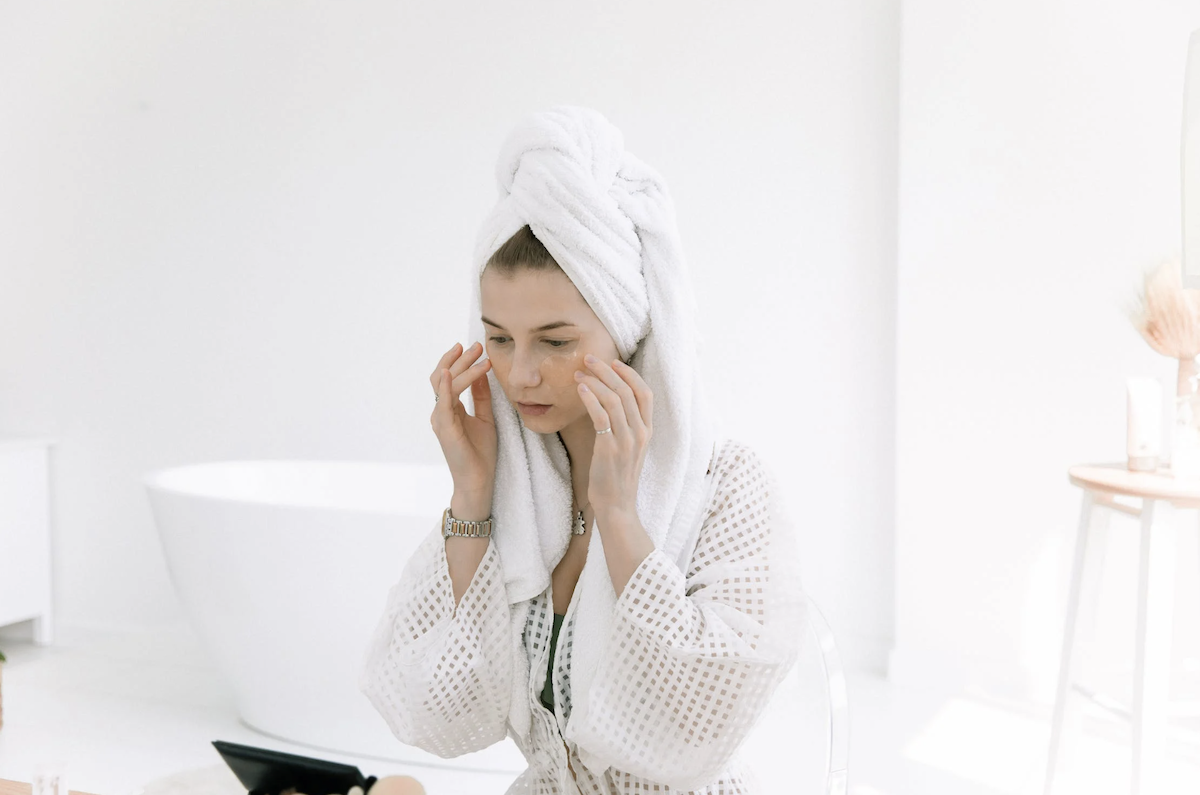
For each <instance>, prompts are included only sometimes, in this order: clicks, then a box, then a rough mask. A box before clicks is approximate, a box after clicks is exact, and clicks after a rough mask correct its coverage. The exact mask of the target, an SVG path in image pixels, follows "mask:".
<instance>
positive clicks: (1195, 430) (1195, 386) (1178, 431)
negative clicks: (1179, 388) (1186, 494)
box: [1171, 375, 1200, 480]
mask: <svg viewBox="0 0 1200 795" xmlns="http://www.w3.org/2000/svg"><path fill="white" fill-rule="evenodd" d="M1187 384H1188V385H1187V388H1186V389H1185V390H1184V393H1183V394H1181V395H1179V396H1177V397H1176V398H1175V424H1174V425H1173V426H1172V428H1171V476H1172V477H1175V478H1180V479H1184V480H1200V375H1194V376H1192V377H1191V378H1189V379H1188V381H1187Z"/></svg>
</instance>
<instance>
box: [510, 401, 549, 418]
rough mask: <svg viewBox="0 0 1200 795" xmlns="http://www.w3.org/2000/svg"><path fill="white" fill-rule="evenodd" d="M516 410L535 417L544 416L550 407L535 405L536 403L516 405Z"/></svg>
mask: <svg viewBox="0 0 1200 795" xmlns="http://www.w3.org/2000/svg"><path fill="white" fill-rule="evenodd" d="M517 408H519V409H520V410H521V413H522V414H534V415H536V414H545V413H546V412H547V411H549V410H550V408H551V407H550V406H548V405H542V404H537V403H518V404H517Z"/></svg>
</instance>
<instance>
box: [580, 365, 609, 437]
mask: <svg viewBox="0 0 1200 795" xmlns="http://www.w3.org/2000/svg"><path fill="white" fill-rule="evenodd" d="M588 377H589V378H591V376H588ZM592 380H593V381H594V380H595V379H594V378H593V379H592ZM576 389H577V391H578V392H579V397H580V398H582V399H583V405H584V408H586V409H587V412H588V416H590V417H591V418H592V427H593V428H595V429H596V430H597V431H602V430H604V429H605V428H611V427H612V421H611V420H610V419H609V416H608V411H607V410H606V409H605V408H604V405H603V404H602V403H600V401H599V400H597V399H596V393H595V392H593V391H592V390H591V388H590V387H589V386H588V385H587V384H580V385H579V386H578V387H576ZM614 433H615V431H614Z"/></svg>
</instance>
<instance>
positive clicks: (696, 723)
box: [359, 439, 807, 795]
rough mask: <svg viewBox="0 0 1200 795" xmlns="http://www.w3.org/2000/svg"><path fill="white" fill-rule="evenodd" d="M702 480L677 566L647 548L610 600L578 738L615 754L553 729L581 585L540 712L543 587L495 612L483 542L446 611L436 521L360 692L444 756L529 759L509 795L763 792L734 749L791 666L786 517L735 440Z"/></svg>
mask: <svg viewBox="0 0 1200 795" xmlns="http://www.w3.org/2000/svg"><path fill="white" fill-rule="evenodd" d="M707 484H708V488H707V494H708V497H707V508H706V509H705V511H704V512H703V515H704V519H703V526H702V529H701V531H700V533H699V536H698V541H697V543H696V546H695V548H694V549H693V550H692V552H691V557H690V564H689V565H688V567H687V568H686V570H685V571H683V570H680V568H679V566H678V565H677V564H676V563H675V562H674V561H672V560H671V559H669V558H667V557H666V556H665V555H664V554H663V553H662V552H661V551H660V550H659V549H657V548H656V549H655V550H653V551H652V552H650V554H649V555H648V556H647V557H646V559H645V560H644V561H642V563H641V565H639V566H638V568H637V570H636V571H635V572H634V573H633V576H632V577H631V578H630V579H629V582H628V583H627V584H626V585H625V588H624V589H623V591H622V592H621V594H620V595H619V597H618V599H617V602H616V606H615V613H614V615H613V620H612V622H611V634H610V635H609V637H607V638H606V639H605V643H604V649H605V651H604V653H603V654H602V656H601V659H600V662H599V665H598V666H597V669H596V671H595V672H594V678H593V680H592V685H591V687H592V691H591V692H592V695H591V698H592V709H591V710H590V712H589V713H588V715H587V718H586V725H585V726H583V727H580V731H579V733H578V734H579V735H580V736H586V737H587V738H588V740H587V742H588V743H590V744H591V745H592V746H593V747H592V748H591V749H590V750H591V751H592V754H591V755H589V754H584V756H599V757H603V758H606V759H615V760H618V762H617V763H616V764H614V765H611V766H609V767H607V768H605V769H602V770H595V769H591V768H589V767H588V766H587V765H586V764H585V762H584V760H583V759H582V758H581V756H580V750H581V749H580V747H579V746H578V744H576V743H575V742H572V741H569V740H564V738H563V735H562V729H563V728H564V727H565V726H566V725H567V721H568V719H569V718H570V715H571V663H572V655H571V649H572V638H573V631H574V629H575V622H574V617H575V615H576V611H577V602H578V601H579V596H580V591H579V589H578V588H576V590H575V592H574V593H573V595H572V599H571V603H570V606H569V607H568V609H567V614H566V618H565V619H564V621H563V626H562V629H561V631H560V637H559V640H558V644H557V648H556V655H555V656H556V660H555V666H554V675H553V688H554V707H555V711H554V713H551V712H550V711H548V710H547V709H546V708H545V707H544V706H543V705H542V702H541V699H540V694H541V691H542V687H543V685H544V684H545V681H546V666H547V664H548V655H549V641H550V632H551V628H552V614H553V610H552V607H551V605H552V604H553V603H552V601H551V592H550V589H549V588H547V589H546V591H545V592H543V593H542V594H540V595H538V596H536V597H534V598H532V599H529V600H526V601H524V602H520V603H518V604H516V605H512V606H511V607H510V604H509V601H508V599H507V595H506V593H505V584H504V578H503V576H502V567H501V562H500V559H499V556H498V551H497V546H496V544H495V543H494V542H491V543H489V544H488V549H487V552H486V554H485V555H484V557H483V560H482V562H481V563H480V564H479V568H478V569H477V570H476V573H475V577H474V579H473V580H472V581H471V584H470V586H469V587H468V589H467V591H466V592H465V593H464V594H463V596H462V600H461V602H460V603H459V604H458V606H457V609H456V608H455V604H454V593H453V589H452V585H451V580H450V573H449V569H448V566H447V562H446V552H445V541H444V540H443V539H442V536H441V528H440V522H439V526H438V527H435V528H433V529H432V531H431V532H430V534H429V536H428V538H427V539H426V540H425V542H424V543H423V544H422V545H421V547H420V549H419V550H418V551H417V552H416V553H415V554H414V555H413V557H412V558H411V559H410V560H409V561H408V562H407V564H406V565H405V567H404V570H403V572H402V574H401V576H400V580H399V582H398V583H396V585H395V586H393V587H392V589H391V590H390V592H389V595H388V598H387V604H386V607H385V610H384V613H383V615H382V617H381V618H380V620H379V624H378V626H377V628H376V630H375V633H374V636H373V638H372V640H371V643H370V645H369V648H368V651H367V654H366V657H365V659H364V662H363V668H362V673H361V679H360V683H359V687H360V689H361V691H362V692H363V693H364V694H365V695H366V696H367V698H369V699H370V701H371V703H372V704H373V705H374V706H375V708H376V709H377V710H378V711H379V713H380V714H381V715H382V716H383V718H384V720H386V722H387V725H388V726H389V727H390V728H391V730H392V733H393V734H395V736H396V737H397V738H398V739H399V740H400V741H402V742H404V743H407V744H409V745H414V746H417V747H419V748H422V749H424V750H426V751H428V752H430V753H433V754H436V755H437V756H440V757H443V758H449V757H454V756H458V755H460V754H464V753H469V752H472V751H478V750H482V749H483V748H486V747H488V746H490V745H492V744H493V743H496V742H500V741H502V740H504V739H505V737H511V738H512V739H513V740H514V741H515V742H516V744H517V746H518V747H519V748H520V750H521V752H522V753H523V754H524V756H525V758H526V759H527V760H528V762H529V768H528V770H526V771H525V772H524V773H522V774H521V775H520V776H519V777H518V778H517V779H516V781H514V782H513V784H512V786H511V787H510V788H509V790H508V793H509V795H517V794H518V793H520V794H522V795H524V793H531V794H532V793H538V794H539V795H540V794H541V793H575V792H582V793H587V794H588V795H592V794H593V793H621V795H632V794H633V793H639V794H640V793H647V792H658V793H678V792H698V793H709V794H710V795H718V794H719V795H734V794H735V793H738V794H742V793H754V794H755V795H759V794H760V793H763V792H764V790H763V789H762V787H761V786H760V784H759V783H758V782H757V780H756V778H755V776H754V773H753V771H751V770H748V769H746V768H745V767H744V766H743V765H742V764H741V763H740V761H739V756H738V754H737V749H738V746H739V745H740V743H741V742H742V741H743V740H744V739H745V738H746V736H747V734H748V733H749V732H750V730H751V729H752V728H753V726H754V724H755V723H756V721H757V720H758V718H759V717H760V716H761V715H762V713H763V710H764V709H765V707H766V705H767V702H768V700H769V699H770V698H771V695H772V693H773V691H774V690H775V688H776V686H777V685H778V684H779V682H780V681H781V680H782V679H783V678H784V676H785V675H786V674H787V672H788V670H789V669H790V667H791V665H792V664H793V662H794V661H795V659H796V654H797V651H798V648H799V639H800V633H801V631H802V630H803V628H804V626H805V624H804V622H805V621H806V620H807V617H806V616H805V614H804V611H803V606H804V604H805V603H804V601H803V598H802V591H801V588H800V583H799V577H798V571H799V565H798V561H797V559H796V551H795V550H796V546H795V538H794V525H793V523H792V522H791V521H790V517H789V516H788V515H787V510H786V508H785V507H784V505H783V503H782V502H781V495H780V494H779V491H778V487H777V486H776V483H775V480H774V478H773V476H772V474H771V472H770V471H769V470H768V469H767V468H766V467H765V466H764V464H763V462H762V461H761V459H760V458H759V457H758V456H757V455H755V453H754V452H753V450H751V449H749V448H748V447H747V446H746V445H744V444H741V443H740V442H737V441H734V440H730V439H725V440H723V441H721V442H720V443H718V444H717V445H716V448H715V451H714V456H713V459H712V461H711V465H710V468H709V472H708V475H707ZM502 531H503V528H498V529H497V532H502ZM593 532H599V528H598V527H597V528H594V529H593ZM514 619H516V620H523V621H524V626H525V632H524V635H523V641H524V643H523V646H524V649H523V654H522V656H521V658H516V657H515V655H514V652H513V650H512V646H511V644H510V642H509V627H510V622H511V621H513V620H514ZM514 677H517V678H520V679H524V680H525V682H524V687H523V689H522V692H523V694H524V696H525V698H526V699H527V705H528V709H529V710H530V711H531V712H532V715H533V721H532V725H531V726H530V730H529V731H528V732H527V733H524V734H523V733H521V732H518V731H516V730H515V729H514V726H513V724H512V722H511V721H510V719H509V718H510V698H509V694H510V690H511V689H512V686H513V681H514ZM572 736H574V735H572ZM430 795H435V793H430Z"/></svg>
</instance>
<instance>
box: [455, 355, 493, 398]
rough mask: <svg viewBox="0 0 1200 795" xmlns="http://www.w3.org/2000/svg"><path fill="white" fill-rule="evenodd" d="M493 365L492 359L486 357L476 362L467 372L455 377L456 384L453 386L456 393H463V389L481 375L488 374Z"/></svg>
mask: <svg viewBox="0 0 1200 795" xmlns="http://www.w3.org/2000/svg"><path fill="white" fill-rule="evenodd" d="M491 366H492V360H491V359H484V360H483V361H482V362H476V363H475V364H474V365H472V366H471V367H470V368H469V369H468V370H467V371H466V372H464V373H463V374H462V375H459V376H458V377H456V378H455V379H454V385H453V386H452V387H451V388H452V389H453V391H454V394H455V395H461V394H462V393H463V390H464V389H466V388H467V387H469V386H471V385H472V384H474V383H475V382H476V381H477V380H478V379H479V378H480V376H486V375H487V371H488V370H489V369H490V368H491Z"/></svg>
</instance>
